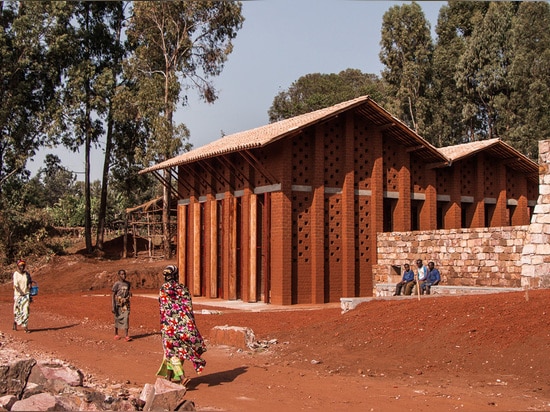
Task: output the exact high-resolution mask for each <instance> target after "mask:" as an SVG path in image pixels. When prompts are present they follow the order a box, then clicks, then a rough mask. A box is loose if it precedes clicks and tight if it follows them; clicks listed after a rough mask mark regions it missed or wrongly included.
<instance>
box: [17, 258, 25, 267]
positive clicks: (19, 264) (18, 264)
mask: <svg viewBox="0 0 550 412" xmlns="http://www.w3.org/2000/svg"><path fill="white" fill-rule="evenodd" d="M21 265H25V266H26V265H27V263H26V262H25V261H24V260H23V259H19V260H18V261H17V266H21Z"/></svg>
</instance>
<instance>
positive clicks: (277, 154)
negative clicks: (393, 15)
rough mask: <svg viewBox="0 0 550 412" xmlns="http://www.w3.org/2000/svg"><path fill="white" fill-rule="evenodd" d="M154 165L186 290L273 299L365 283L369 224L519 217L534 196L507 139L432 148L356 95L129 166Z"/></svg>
mask: <svg viewBox="0 0 550 412" xmlns="http://www.w3.org/2000/svg"><path fill="white" fill-rule="evenodd" d="M164 169H168V170H169V171H170V173H171V176H172V177H173V180H174V182H177V183H176V184H175V185H169V186H170V189H171V190H172V193H173V194H174V195H175V196H176V197H177V198H178V205H177V226H178V229H177V238H178V239H177V244H178V248H177V261H178V265H179V267H180V279H181V280H182V281H183V282H185V283H186V284H187V285H188V286H189V288H190V290H191V292H192V294H193V295H194V296H205V297H208V298H221V299H227V300H237V299H240V300H243V301H245V302H257V301H263V302H267V303H273V304H279V305H281V304H282V305H290V304H310V303H326V302H338V301H339V300H340V298H341V297H357V296H372V294H373V266H374V265H376V263H377V262H376V259H377V254H376V249H377V244H376V242H377V233H379V232H388V231H411V230H412V231H414V230H431V229H456V228H475V227H496V226H508V225H510V226H513V225H525V224H529V221H530V216H531V212H532V211H531V208H532V207H534V205H535V204H536V199H537V196H538V165H537V164H536V163H535V162H533V161H531V160H530V159H528V158H527V157H525V156H524V155H522V154H521V153H519V152H518V151H516V150H515V149H513V148H512V147H511V146H509V145H507V144H506V143H504V142H502V141H500V140H499V139H491V140H486V141H479V142H472V143H467V144H463V145H457V146H452V147H449V148H443V149H438V148H436V147H434V146H432V145H431V144H430V143H429V142H427V141H426V140H424V139H423V138H422V137H420V136H419V135H418V134H416V133H415V132H414V131H412V130H411V129H410V128H408V127H407V126H406V125H404V124H403V123H402V122H401V121H399V120H398V119H396V118H395V117H393V116H392V115H391V114H390V113H389V112H387V111H386V110H384V109H383V108H382V107H380V106H379V105H378V104H376V102H374V101H373V100H372V99H371V98H370V97H368V96H363V97H359V98H356V99H353V100H350V101H347V102H343V103H340V104H337V105H335V106H332V107H329V108H325V109H321V110H317V111H315V112H311V113H307V114H304V115H300V116H297V117H294V118H290V119H286V120H282V121H280V122H276V123H272V124H269V125H266V126H262V127H259V128H256V129H252V130H248V131H244V132H239V133H235V134H233V135H229V136H225V137H223V138H221V139H219V140H216V141H214V142H212V143H209V144H207V145H205V146H202V147H199V148H197V149H194V150H192V151H190V152H187V153H184V154H182V155H179V156H176V157H174V158H172V159H168V160H166V161H164V162H162V163H159V164H157V165H154V166H151V167H149V168H147V169H144V170H142V171H141V172H140V173H154V174H155V176H156V177H157V178H159V179H160V180H161V181H163V178H162V174H161V173H159V171H161V170H164ZM163 183H164V184H165V185H168V182H164V181H163Z"/></svg>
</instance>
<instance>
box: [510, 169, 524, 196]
mask: <svg viewBox="0 0 550 412" xmlns="http://www.w3.org/2000/svg"><path fill="white" fill-rule="evenodd" d="M518 178H523V176H518V174H517V173H514V171H513V170H510V169H509V168H508V167H507V168H506V197H507V198H508V199H517V198H518V197H519V196H520V193H519V190H518V187H517V185H516V183H517V181H518Z"/></svg>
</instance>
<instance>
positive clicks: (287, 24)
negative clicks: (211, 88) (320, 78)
mask: <svg viewBox="0 0 550 412" xmlns="http://www.w3.org/2000/svg"><path fill="white" fill-rule="evenodd" d="M410 3H411V2H403V1H369V0H252V1H243V9H242V13H243V16H244V18H245V21H244V24H243V27H242V29H241V30H239V31H238V33H237V37H236V38H235V39H234V41H233V46H234V47H233V52H232V53H231V54H230V55H229V58H228V60H227V62H226V63H225V66H224V69H223V71H222V73H221V75H220V76H218V77H215V78H214V85H215V87H216V89H217V90H218V96H219V97H218V99H217V100H216V101H215V102H214V103H212V104H208V103H205V102H203V101H202V100H200V99H199V97H198V94H197V92H196V91H195V90H193V89H191V90H189V91H188V99H189V100H188V105H187V106H185V107H180V108H179V109H178V111H177V113H176V115H175V117H174V119H175V122H177V123H184V124H185V125H186V126H187V128H188V129H189V131H190V134H191V136H190V143H191V144H192V145H193V147H194V148H198V147H200V146H203V145H205V144H207V143H210V142H212V141H214V140H217V139H219V138H220V137H222V135H229V134H233V133H237V132H241V131H244V130H249V129H253V128H255V127H259V126H263V125H265V124H268V123H269V117H268V114H267V112H268V110H269V107H270V106H271V104H272V103H273V98H274V97H275V96H276V95H277V94H278V93H279V92H280V91H283V90H286V89H288V88H289V87H290V85H291V84H292V83H293V82H294V81H296V80H298V78H300V77H301V76H304V75H306V74H309V73H323V74H328V73H339V72H340V71H342V70H345V69H348V68H352V69H359V70H361V71H362V72H363V73H374V74H377V75H380V73H381V71H382V69H383V66H382V64H381V63H380V59H379V57H378V55H379V53H380V37H381V35H380V32H381V27H382V17H383V15H384V13H385V12H386V11H388V10H389V9H390V8H391V7H392V6H394V5H399V4H410ZM418 3H419V4H420V6H421V7H422V10H423V12H424V15H425V16H426V19H427V20H428V21H429V22H430V25H431V28H432V37H433V38H434V39H435V33H434V28H435V25H436V23H437V16H438V13H439V9H440V8H441V7H442V6H443V5H445V4H447V2H443V1H419V2H418ZM100 146H101V142H100ZM47 153H54V154H56V155H57V156H59V157H60V159H61V161H62V164H63V166H64V167H66V168H67V169H69V170H71V171H73V172H75V173H77V178H78V179H79V180H84V177H83V174H82V172H83V170H84V151H83V150H81V151H80V152H78V153H70V152H67V151H66V150H65V149H61V148H58V149H53V150H52V149H47V150H41V151H40V152H39V153H38V154H37V155H36V156H35V158H34V159H33V161H32V162H30V163H29V164H28V168H29V170H31V172H33V174H35V173H36V171H37V170H38V169H39V168H41V167H44V163H43V160H44V157H45V155H46V154H47ZM102 167H103V152H102V148H101V147H99V148H98V149H96V150H94V151H93V153H92V159H91V167H90V173H91V179H92V180H97V179H101V169H102Z"/></svg>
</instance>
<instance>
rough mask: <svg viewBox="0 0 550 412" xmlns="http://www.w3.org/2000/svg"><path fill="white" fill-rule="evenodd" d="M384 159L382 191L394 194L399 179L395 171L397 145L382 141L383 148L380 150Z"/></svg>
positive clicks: (397, 187) (386, 140)
mask: <svg viewBox="0 0 550 412" xmlns="http://www.w3.org/2000/svg"><path fill="white" fill-rule="evenodd" d="M382 156H383V157H384V190H388V191H390V192H396V191H398V190H399V179H398V174H399V173H398V171H397V167H398V166H397V158H398V156H397V145H396V144H395V142H390V141H389V140H388V139H384V148H383V149H382Z"/></svg>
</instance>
